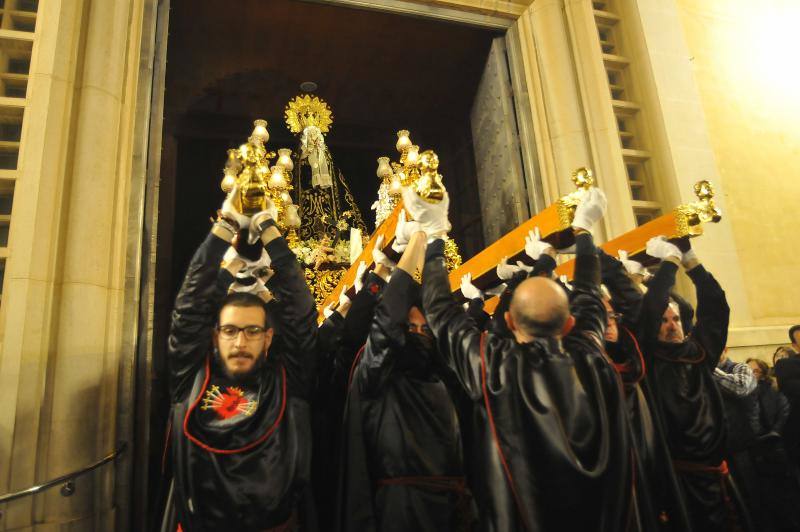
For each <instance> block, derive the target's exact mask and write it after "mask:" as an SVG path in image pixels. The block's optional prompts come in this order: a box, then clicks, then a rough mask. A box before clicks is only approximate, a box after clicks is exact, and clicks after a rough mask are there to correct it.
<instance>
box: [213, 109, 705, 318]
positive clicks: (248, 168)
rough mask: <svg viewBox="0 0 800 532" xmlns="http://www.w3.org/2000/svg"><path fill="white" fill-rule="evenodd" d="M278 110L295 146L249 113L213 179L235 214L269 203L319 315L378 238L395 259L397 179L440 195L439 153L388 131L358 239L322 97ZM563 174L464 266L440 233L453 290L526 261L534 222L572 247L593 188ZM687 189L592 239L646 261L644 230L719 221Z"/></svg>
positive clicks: (585, 178)
mask: <svg viewBox="0 0 800 532" xmlns="http://www.w3.org/2000/svg"><path fill="white" fill-rule="evenodd" d="M285 117H286V124H287V126H288V127H289V130H290V131H291V132H292V133H294V134H296V135H299V139H298V148H297V150H296V151H295V152H294V153H293V152H292V150H291V149H288V148H283V149H279V150H277V153H276V152H272V151H267V149H266V147H265V144H266V143H267V141H268V140H269V133H268V131H267V122H266V121H265V120H256V121H255V122H254V129H253V132H252V134H251V135H250V137H249V138H248V140H247V142H246V143H244V144H242V145H241V146H239V148H237V149H231V150H228V159H227V162H226V164H225V168H224V171H223V174H224V177H223V179H222V183H221V187H222V189H223V190H224V191H225V192H226V193H228V192H230V191H231V190H233V188H234V186H236V187H237V190H238V194H237V197H235V198H233V201H234V204H235V205H236V207H237V208H239V209H241V212H243V213H244V214H254V213H256V212H258V211H260V210H263V209H264V208H265V206H266V204H267V199H269V200H271V201H272V202H273V203H274V204H275V206H276V208H277V211H278V220H276V222H277V224H278V226H279V228H280V229H281V230H283V231H284V232H285V233H286V238H287V241H288V243H289V246H290V248H291V249H292V250H293V251H294V252H295V254H296V255H297V257H298V260H299V261H300V263H301V265H302V266H303V268H304V270H305V276H306V282H307V283H308V285H309V288H310V289H311V291H312V293H313V294H314V297H315V300H316V303H317V308H318V310H319V316H320V319H322V309H323V308H326V307H327V306H329V305H330V304H331V303H333V302H335V301H337V300H338V299H339V296H340V295H341V292H342V291H343V290H347V291H348V292H349V295H351V296H352V292H353V285H354V284H355V283H354V281H355V276H356V272H357V270H358V264H359V263H360V262H362V261H363V262H365V263H366V264H367V266H368V267H371V266H372V265H373V264H372V263H373V260H372V251H373V249H374V247H375V245H376V242H377V241H378V240H379V239H380V238H381V237H382V238H383V240H382V249H381V251H383V253H385V254H386V255H387V256H389V257H390V258H392V259H397V258H398V254H397V253H396V252H395V251H394V250H393V249H392V244H393V242H394V233H395V229H396V228H397V220H398V217H399V214H400V211H401V210H402V209H403V205H402V199H401V192H402V190H403V188H404V187H411V188H412V190H414V192H416V193H417V194H418V195H419V196H420V197H421V198H422V199H423V200H425V201H429V202H431V203H436V202H438V201H441V200H442V198H443V193H444V190H443V186H442V175H441V174H439V172H438V168H439V158H438V156H437V155H436V153H435V152H434V151H432V150H424V151H420V148H419V146H417V145H415V144H413V143H412V141H411V139H410V134H409V132H408V131H407V130H401V131H399V132H398V133H397V143H396V146H395V147H396V148H397V151H398V153H399V159H398V161H397V162H392V161H390V160H389V157H380V158H379V159H378V169H377V176H378V177H379V178H380V184H379V187H378V199H377V201H376V202H375V204H374V205H373V209H375V215H376V219H375V226H376V229H375V230H374V231H373V233H372V235H370V237H369V238H367V237H366V228H365V225H364V222H363V220H362V217H361V214H360V212H359V210H358V207H357V206H356V204H355V202H354V200H353V197H352V195H351V194H350V190H349V187H348V185H347V182H346V180H345V178H344V176H343V175H342V173H341V172H340V171H339V170H338V169H337V168H336V166H335V165H334V164H333V159H332V156H331V154H330V151H329V149H328V147H327V145H326V144H325V133H327V132H328V131H329V129H330V126H331V124H332V123H333V116H332V113H331V110H330V108H329V107H328V105H327V104H326V103H325V102H324V101H323V100H321V99H320V98H318V97H316V96H313V97H312V96H310V95H303V96H297V97H296V98H294V99H293V100H292V101H290V102H289V104H288V105H287V106H286V109H285ZM273 159H274V161H273ZM572 181H573V183H574V184H575V186H576V191H575V192H572V193H569V194H567V195H565V196H562V197H561V198H559V199H558V200H557V201H556V202H555V203H554V204H553V205H551V206H550V207H547V208H546V209H544V210H542V211H541V212H539V213H537V214H536V215H534V216H533V217H531V218H530V219H529V220H527V221H525V222H523V223H522V224H520V225H519V226H518V227H516V228H515V229H513V230H511V231H509V232H508V233H507V234H505V235H504V236H502V237H501V238H499V239H498V240H497V241H496V242H494V243H492V244H491V245H489V246H488V247H486V248H485V249H484V250H483V251H482V252H480V253H478V254H477V255H476V256H474V257H472V258H471V259H470V260H468V261H467V262H466V263H464V264H461V257H460V255H459V253H458V247H457V246H456V244H455V242H454V241H453V240H452V239H446V242H445V260H446V263H447V266H448V270H449V271H450V286H451V288H452V290H453V293H454V296H455V297H456V298H461V299H463V295H461V293H460V283H461V278H462V276H463V275H465V274H467V273H469V274H471V277H472V283H473V284H474V285H475V286H476V287H478V288H479V289H481V290H483V291H486V290H489V289H491V288H495V287H497V286H498V285H500V284H501V283H502V282H503V281H502V280H501V279H499V278H498V277H497V274H496V267H497V264H498V263H500V262H501V261H502V260H503V259H504V258H505V259H507V260H509V261H510V262H512V263H513V262H516V261H522V262H523V263H526V264H529V265H530V263H531V262H532V261H531V259H530V258H529V257H527V255H526V254H525V236H526V235H527V234H528V232H529V231H531V230H533V229H534V228H538V229H539V234H540V237H541V239H542V240H543V241H546V242H548V243H549V244H551V245H552V246H553V247H554V248H556V249H565V248H568V247H569V246H571V245H572V244H573V243H574V238H573V232H572V230H571V226H572V220H573V217H574V214H575V208H576V207H577V205H578V203H579V202H580V197H581V195H582V193H583V192H582V191H583V190H586V189H589V188H590V187H592V186H595V180H594V176H593V175H592V172H591V170H589V169H587V168H579V169H577V170H575V171H574V172H573V174H572ZM293 191H294V197H293V196H292V192H293ZM694 193H695V195H696V196H697V198H698V201H697V202H693V203H689V204H685V205H680V206H678V207H676V208H675V209H673V210H672V211H671V212H670V213H668V214H665V215H663V216H660V217H658V218H655V219H653V220H651V221H649V222H647V223H645V224H643V225H641V226H639V227H637V228H636V229H634V230H632V231H629V232H627V233H625V234H623V235H621V236H618V237H616V238H614V239H612V240H609V241H608V242H606V243H604V244H602V245H601V246H600V247H601V248H602V249H603V250H604V251H606V253H609V254H610V255H618V254H620V252H623V253H627V258H628V259H629V260H634V261H637V262H639V263H641V264H642V265H643V266H649V265H652V264H653V263H655V262H656V261H655V259H653V258H652V257H649V256H648V255H647V254H646V253H645V247H646V244H647V241H648V240H649V239H650V238H652V237H654V236H659V235H663V236H665V237H667V239H669V240H678V239H681V238H685V237H696V236H699V235H701V234H703V224H704V223H715V222H718V221H719V220H720V212H719V209H718V208H717V207H716V205H715V204H714V189H713V187H712V185H711V183H709V182H708V181H700V182H698V183H696V184H695V185H694ZM237 249H239V251H240V253H242V252H243V251H244V252H245V253H246V254H248V253H249V254H251V255H252V254H253V253H254V251H253V250H248V248H247V245H246V244H245V243H237ZM259 252H260V251H259ZM253 260H256V259H255V256H254V257H253ZM573 270H574V260H570V261H566V262H563V263H562V264H560V265H559V266H558V267H557V268H556V273H557V274H558V275H562V276H565V277H566V278H567V279H571V278H572V273H573ZM497 301H498V298H497V297H494V298H491V299H489V300H487V301H486V304H485V307H484V308H485V310H486V311H487V312H489V313H491V312H492V311H493V310H494V308H495V307H496V306H497Z"/></svg>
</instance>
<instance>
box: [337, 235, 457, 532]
mask: <svg viewBox="0 0 800 532" xmlns="http://www.w3.org/2000/svg"><path fill="white" fill-rule="evenodd" d="M415 228H416V225H414V224H412V223H408V224H407V226H406V227H405V228H403V227H398V230H397V232H396V235H395V236H396V238H400V237H401V236H402V235H405V239H406V241H407V242H408V244H407V248H406V249H405V251H404V252H403V255H402V257H401V258H400V262H399V263H398V265H397V268H396V269H395V271H394V273H393V274H392V277H391V279H390V281H389V283H388V284H387V285H386V287H385V288H384V289H383V294H382V297H381V299H380V301H379V302H378V304H377V306H376V307H375V315H374V317H373V319H372V324H371V327H370V331H369V336H368V338H367V343H366V346H365V348H364V350H363V352H362V353H361V356H360V358H359V359H358V360H357V361H356V362H355V364H356V365H355V367H354V371H353V372H352V380H351V382H350V392H349V395H348V400H347V405H346V407H345V421H344V431H345V441H344V442H343V445H342V449H343V452H344V453H345V456H344V458H343V462H342V478H341V481H342V484H341V489H340V500H341V502H340V508H339V509H340V512H341V516H340V519H339V529H340V530H342V531H348V532H349V531H370V530H380V531H393V530H394V531H398V532H400V531H408V530H414V531H418V530H423V531H431V532H435V531H436V532H438V531H447V530H467V526H468V522H469V517H470V512H469V507H470V505H469V497H468V495H467V491H466V486H465V479H464V472H463V464H462V452H461V439H460V434H459V424H458V418H457V414H456V410H455V407H454V406H453V402H452V401H451V399H450V396H449V394H448V391H447V387H446V386H445V384H444V382H443V381H442V379H441V377H440V375H439V371H438V369H437V361H436V351H435V347H434V345H433V336H432V335H431V332H430V330H429V329H428V325H427V323H426V321H425V318H424V316H423V314H422V312H421V310H420V303H419V285H418V284H417V282H416V281H415V280H414V278H413V274H414V271H415V270H416V269H417V267H418V264H419V263H420V262H421V259H422V255H423V253H424V245H425V236H424V234H423V233H419V232H416V230H415ZM465 521H466V522H465Z"/></svg>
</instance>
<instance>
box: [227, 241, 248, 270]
mask: <svg viewBox="0 0 800 532" xmlns="http://www.w3.org/2000/svg"><path fill="white" fill-rule="evenodd" d="M236 259H239V260H241V261H242V262H244V259H242V258H241V257H239V254H238V253H237V252H236V248H235V247H233V246H231V247H229V248H228V251H226V252H225V255H224V256H223V257H222V267H223V268H226V267H227V266H228V264H230V263H232V262H233V261H235V260H236Z"/></svg>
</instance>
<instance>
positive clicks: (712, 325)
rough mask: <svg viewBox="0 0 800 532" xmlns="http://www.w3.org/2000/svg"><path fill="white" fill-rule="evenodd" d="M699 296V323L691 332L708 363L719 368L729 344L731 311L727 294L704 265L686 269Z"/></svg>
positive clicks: (696, 323) (697, 311) (697, 322)
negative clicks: (718, 365)
mask: <svg viewBox="0 0 800 532" xmlns="http://www.w3.org/2000/svg"><path fill="white" fill-rule="evenodd" d="M686 274H687V275H688V276H689V279H691V280H692V282H693V283H694V286H695V290H696V292H697V310H696V317H697V318H696V321H695V326H694V329H693V331H692V338H694V339H695V341H697V342H698V343H699V344H700V345H701V346H702V347H703V349H705V351H706V355H707V356H706V361H707V363H708V364H709V365H710V366H711V367H716V365H717V362H718V361H719V357H720V355H722V351H723V350H724V349H725V345H726V344H727V342H728V322H729V320H730V315H731V309H730V307H729V306H728V300H727V298H726V297H725V291H724V290H722V287H721V286H720V285H719V283H718V282H717V280H716V279H714V276H713V275H711V274H710V273H709V272H708V271H706V269H705V268H704V267H703V265H702V264H699V263H698V264H696V265H694V266H693V267H692V268H691V269H689V268H687V270H686Z"/></svg>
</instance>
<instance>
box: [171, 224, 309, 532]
mask: <svg viewBox="0 0 800 532" xmlns="http://www.w3.org/2000/svg"><path fill="white" fill-rule="evenodd" d="M228 246H229V244H228V243H227V242H226V241H224V240H222V239H221V238H218V237H217V236H215V235H213V234H209V235H208V237H206V239H205V241H204V242H203V243H202V244H201V245H200V247H199V248H198V250H197V251H196V252H195V255H194V257H193V258H192V261H191V263H190V265H189V269H188V271H187V273H186V277H185V279H184V282H183V285H182V287H181V290H180V292H179V293H178V296H177V298H176V300H175V309H174V311H173V314H172V327H171V330H170V336H169V349H168V356H169V369H170V376H171V382H170V388H171V393H172V401H173V403H172V435H171V452H172V459H173V468H174V472H175V479H174V493H173V500H174V505H175V511H176V513H177V519H178V522H179V523H180V525H181V527H182V529H183V530H184V531H187V532H195V531H205V530H209V531H211V530H214V531H217V530H241V531H251V530H252V531H263V530H267V529H270V528H276V527H281V526H285V527H288V528H286V529H287V530H295V529H297V528H298V527H299V526H301V525H302V522H303V519H304V517H305V515H304V514H305V512H303V511H302V510H301V508H302V506H303V504H305V502H306V500H307V499H308V498H309V497H308V491H309V487H308V483H309V469H310V457H311V448H310V447H311V446H310V439H311V438H310V436H311V435H310V422H309V418H310V412H309V403H308V399H309V389H310V381H311V377H312V375H313V364H314V356H315V349H316V346H315V343H316V332H317V326H316V319H315V317H316V310H315V308H314V299H313V298H312V297H311V293H310V292H309V291H308V287H307V286H306V284H305V279H304V277H303V274H302V272H301V270H300V267H299V265H298V263H297V259H296V257H295V255H294V253H292V251H291V250H290V249H289V247H288V246H287V245H286V241H285V240H284V239H283V238H277V239H275V240H273V241H272V242H270V243H269V244H267V246H266V249H267V252H268V253H269V255H270V257H271V259H272V268H273V269H274V270H275V275H274V276H273V277H272V279H270V281H269V283H268V285H269V288H270V290H271V291H272V293H273V295H274V296H275V299H276V302H275V304H276V305H278V306H279V307H280V309H281V312H278V313H275V314H274V315H273V316H272V317H273V319H274V326H275V337H274V340H273V345H272V346H271V347H270V349H269V352H268V356H267V359H266V361H265V362H264V363H263V364H262V365H261V366H260V367H259V368H258V369H257V370H256V372H255V373H254V375H252V376H251V377H250V378H249V379H247V380H245V381H241V382H240V381H233V380H231V379H229V378H228V377H226V376H225V374H224V372H223V371H222V369H221V368H219V367H218V363H217V362H216V361H215V360H214V357H213V355H212V354H211V348H212V345H211V339H212V331H213V328H214V325H215V323H216V320H217V312H218V307H219V304H220V302H221V301H222V299H223V297H224V296H225V294H226V289H227V286H225V283H222V282H219V280H218V279H219V278H218V272H219V269H220V262H221V261H222V257H223V255H224V253H225V251H226V250H227V249H228Z"/></svg>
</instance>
